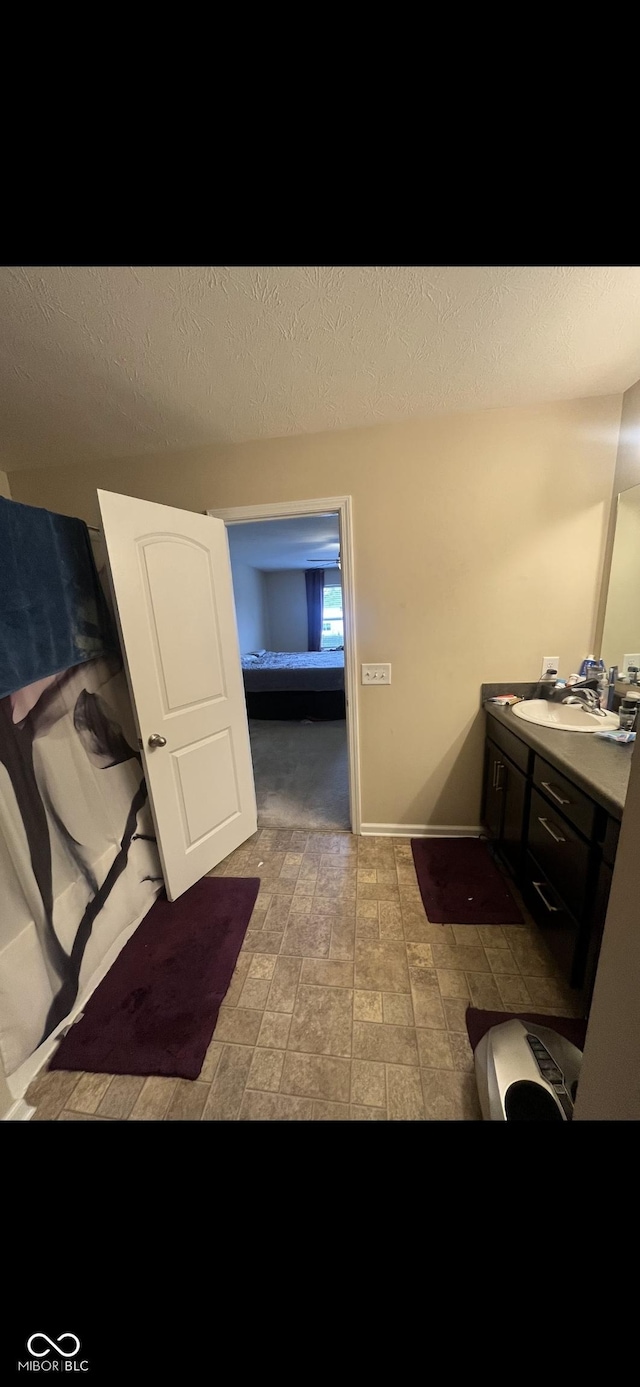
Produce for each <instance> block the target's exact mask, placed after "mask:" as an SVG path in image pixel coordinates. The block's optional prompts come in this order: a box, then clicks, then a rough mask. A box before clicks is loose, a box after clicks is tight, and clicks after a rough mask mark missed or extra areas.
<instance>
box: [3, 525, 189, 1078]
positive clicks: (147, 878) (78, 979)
mask: <svg viewBox="0 0 640 1387" xmlns="http://www.w3.org/2000/svg"><path fill="white" fill-rule="evenodd" d="M31 509H32V508H31V507H20V510H21V511H29V510H31ZM22 519H24V517H22ZM76 523H77V524H80V522H76ZM62 530H63V527H60V529H59V530H58V532H57V533H58V539H59V538H60V535H61V533H62ZM36 533H37V531H36ZM29 557H30V549H29V546H28V544H27V543H26V541H25V548H24V553H23V562H24V564H28V562H29ZM90 557H91V564H90V565H89V568H91V566H93V567H92V572H91V573H90V581H89V584H88V587H89V590H90V591H92V590H93V588H94V584H95V583H96V582H97V583H98V585H100V577H99V574H98V573H97V572H96V566H95V563H94V560H93V556H92V554H91V551H90ZM41 561H42V555H41V556H40V560H39V566H40V567H41V568H42V562H41ZM49 561H50V565H51V575H50V577H51V586H52V588H55V586H56V584H59V583H60V573H59V571H58V569H57V561H56V558H55V553H54V551H53V549H51V550H50V560H49ZM12 565H13V556H12V555H11V554H10V555H9V560H8V562H7V554H6V551H5V552H4V553H2V552H0V576H1V578H2V587H3V591H4V592H5V593H6V595H7V596H8V598H9V603H10V608H9V609H10V610H12V611H13V612H14V613H17V612H18V610H19V605H20V600H21V595H22V594H24V592H25V583H24V579H23V577H22V576H21V575H20V574H17V577H16V584H15V585H12V583H11V570H12ZM13 566H14V568H15V565H13ZM67 572H68V567H67ZM81 586H82V585H81ZM14 599H15V600H14ZM67 610H68V625H69V632H68V634H69V635H70V636H71V635H73V636H75V635H77V633H78V632H79V631H81V630H82V622H81V620H80V618H81V617H82V613H83V612H86V611H87V604H86V602H85V601H84V599H83V596H82V592H80V593H79V611H78V608H77V607H76V606H75V604H74V603H69V604H68V608H67ZM94 610H95V605H94ZM58 615H59V614H58ZM25 619H26V618H25ZM14 630H15V631H16V633H18V635H19V630H18V625H17V623H16V625H15V626H14ZM60 636H61V639H62V640H64V630H63V629H62V621H61V626H60ZM56 639H57V638H56ZM57 650H59V647H57ZM77 653H78V651H77V648H76V647H74V649H73V652H72V654H73V659H74V664H73V666H72V667H71V668H67V669H64V670H62V671H58V672H55V673H53V672H52V673H50V674H48V675H45V676H44V677H41V678H39V679H37V680H34V681H33V682H31V683H28V684H22V685H16V684H15V683H13V687H12V691H11V692H10V693H8V694H6V695H5V696H4V697H2V698H0V899H1V901H2V910H1V911H0V1054H1V1056H2V1063H3V1067H4V1070H5V1073H6V1074H7V1075H10V1076H14V1075H17V1078H18V1079H19V1073H20V1071H21V1066H22V1065H23V1064H25V1063H26V1062H27V1061H28V1062H29V1063H32V1061H30V1060H29V1056H31V1055H32V1054H33V1052H34V1051H36V1050H37V1049H38V1048H39V1046H40V1045H42V1044H43V1043H44V1042H45V1041H46V1039H47V1037H49V1036H51V1035H52V1034H53V1033H54V1032H55V1031H57V1030H59V1029H60V1028H61V1027H63V1026H64V1024H65V1022H66V1021H67V1019H68V1018H69V1016H70V1014H71V1013H75V1011H76V1010H77V1008H78V1006H81V1005H82V1003H83V1001H84V998H85V997H86V996H87V995H88V994H89V993H90V992H91V990H92V988H93V986H94V984H95V982H97V981H98V980H99V978H100V977H101V976H102V973H103V972H104V969H105V967H106V966H108V963H109V961H110V960H111V959H112V958H113V957H115V954H117V952H118V951H119V949H120V948H122V946H123V945H124V944H125V943H126V941H127V939H128V938H129V935H130V934H131V933H132V931H133V929H135V927H136V925H137V924H138V923H139V921H140V920H141V919H142V918H143V917H144V915H145V914H146V913H147V911H148V910H149V909H150V908H151V905H152V904H153V901H154V899H155V897H156V895H157V894H158V891H159V890H160V889H161V887H162V876H161V871H160V866H159V862H158V853H157V849H156V844H155V835H154V830H153V824H152V820H151V814H150V810H149V805H148V802H147V786H146V781H145V779H144V775H143V771H142V764H141V759H140V752H139V750H138V741H137V734H136V730H135V725H134V718H133V710H132V707H131V703H130V700H129V695H128V691H127V687H126V683H125V678H124V672H123V667H122V658H121V656H120V654H119V653H117V654H114V655H112V656H107V657H104V658H99V659H87V660H86V662H85V660H84V659H83V658H82V651H81V652H80V654H81V662H78V663H76V656H77ZM55 658H56V659H58V658H59V653H57V654H56V657H55ZM16 1081H17V1080H16Z"/></svg>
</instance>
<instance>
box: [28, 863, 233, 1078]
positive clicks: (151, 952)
mask: <svg viewBox="0 0 640 1387" xmlns="http://www.w3.org/2000/svg"><path fill="white" fill-rule="evenodd" d="M259 887H260V882H259V880H258V878H257V877H238V878H236V877H203V878H202V880H201V881H197V882H196V884H195V886H192V887H190V889H189V890H188V891H185V894H184V896H181V897H180V899H179V900H177V901H174V902H173V903H170V902H169V901H168V900H167V899H166V897H165V896H164V895H162V896H160V897H159V898H158V900H157V901H155V903H154V904H153V905H152V907H151V910H150V911H149V913H148V915H146V916H145V918H144V920H143V921H142V923H141V924H140V925H138V928H137V930H136V932H135V934H133V935H132V936H131V939H129V940H128V942H127V943H126V944H125V946H124V949H123V950H122V952H121V953H120V954H118V957H117V959H116V961H115V963H114V964H113V967H112V968H110V970H109V972H108V973H107V976H106V978H103V980H102V982H101V983H100V984H99V986H98V987H97V988H96V990H95V992H94V993H93V996H91V997H90V998H89V1001H88V1002H87V1005H86V1007H85V1009H84V1015H83V1017H82V1019H81V1020H80V1021H78V1022H76V1024H75V1025H74V1026H72V1027H71V1029H70V1031H69V1032H68V1033H67V1035H66V1036H65V1037H64V1040H63V1041H62V1042H61V1044H60V1046H59V1047H58V1050H57V1051H56V1053H55V1055H54V1057H53V1059H52V1060H51V1062H50V1065H49V1068H50V1069H86V1070H89V1072H90V1073H94V1074H162V1075H166V1076H167V1077H168V1078H179V1079H197V1077H198V1075H199V1073H200V1070H201V1069H202V1062H203V1060H204V1057H205V1053H206V1050H207V1047H208V1045H209V1041H210V1040H211V1037H212V1035H213V1032H214V1030H215V1025H216V1021H217V1019H218V1011H219V1010H220V1003H221V1002H222V1001H223V999H224V996H225V993H226V991H227V988H228V986H229V983H230V982H231V976H232V973H233V970H234V968H235V966H236V959H237V957H238V954H239V952H240V949H241V947H242V941H243V939H244V936H245V933H246V929H247V925H248V923H249V920H250V918H251V912H252V910H253V907H254V905H255V900H256V896H257V894H258V890H259Z"/></svg>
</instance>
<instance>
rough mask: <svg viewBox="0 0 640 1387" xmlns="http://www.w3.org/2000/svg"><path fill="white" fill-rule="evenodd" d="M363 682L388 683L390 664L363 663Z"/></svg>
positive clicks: (389, 679) (389, 681) (389, 680)
mask: <svg viewBox="0 0 640 1387" xmlns="http://www.w3.org/2000/svg"><path fill="white" fill-rule="evenodd" d="M362 683H363V684H390V683H391V665H363V666H362Z"/></svg>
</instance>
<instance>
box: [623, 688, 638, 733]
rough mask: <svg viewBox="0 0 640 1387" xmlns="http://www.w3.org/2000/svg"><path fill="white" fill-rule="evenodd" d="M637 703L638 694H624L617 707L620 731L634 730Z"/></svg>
mask: <svg viewBox="0 0 640 1387" xmlns="http://www.w3.org/2000/svg"><path fill="white" fill-rule="evenodd" d="M639 703H640V694H625V696H624V698H623V699H622V702H621V704H620V707H619V709H618V717H619V718H620V729H621V731H624V732H635V730H636V722H637V718H638V704H639Z"/></svg>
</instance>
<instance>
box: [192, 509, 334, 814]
mask: <svg viewBox="0 0 640 1387" xmlns="http://www.w3.org/2000/svg"><path fill="white" fill-rule="evenodd" d="M326 511H332V512H333V513H334V514H337V516H338V526H339V534H340V564H341V570H340V571H341V575H342V616H343V621H344V632H345V641H344V683H345V702H346V714H347V753H348V762H349V816H350V819H351V832H352V833H356V834H359V833H360V831H361V824H362V809H361V795H360V736H359V723H358V697H357V692H356V690H357V687H358V664H357V659H356V603H355V575H354V564H353V515H352V502H351V497H350V496H320V497H313V498H312V499H311V500H308V501H268V502H265V503H264V504H263V505H257V506H211V507H210V508H209V509H208V510H207V511H206V514H207V515H213V516H215V517H216V519H218V520H224V522H225V525H227V526H229V525H243V524H246V523H247V522H248V521H252V520H280V519H283V518H285V519H286V518H287V517H295V516H304V515H322V514H324V512H326Z"/></svg>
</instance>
